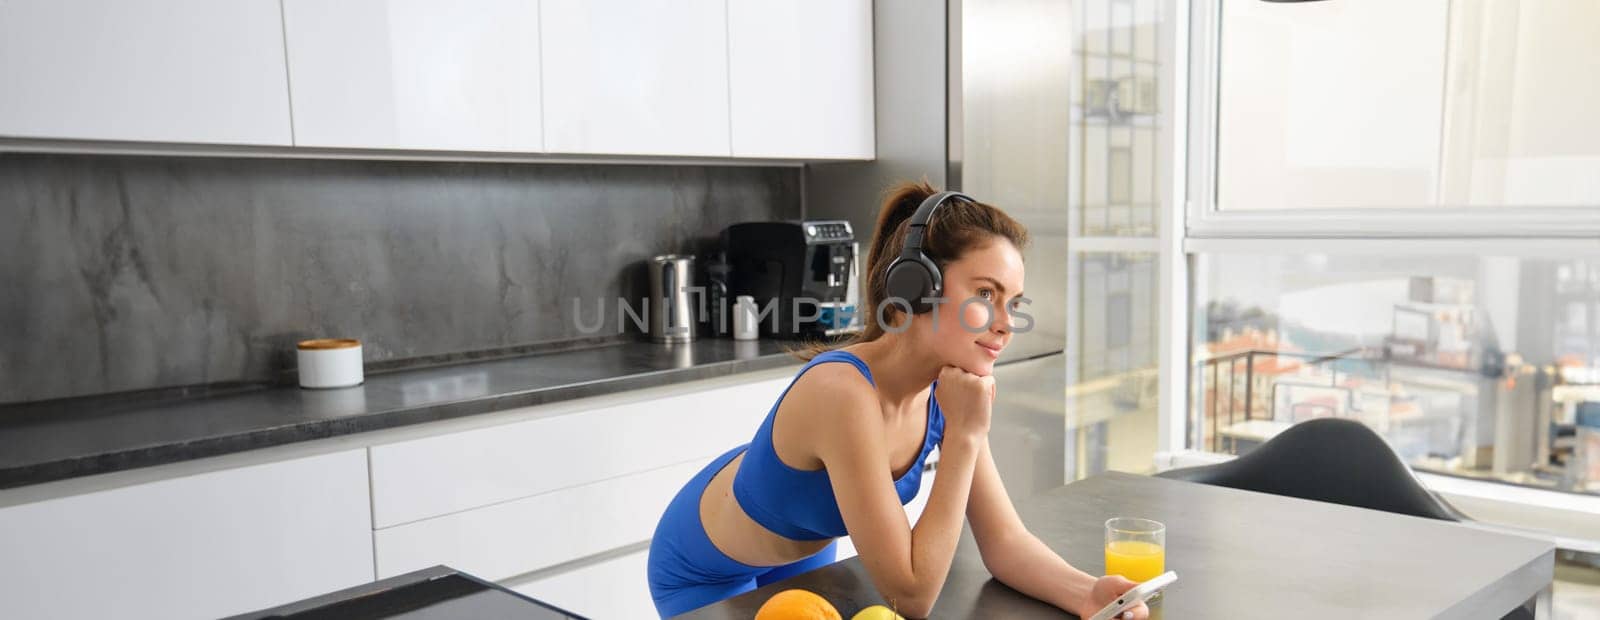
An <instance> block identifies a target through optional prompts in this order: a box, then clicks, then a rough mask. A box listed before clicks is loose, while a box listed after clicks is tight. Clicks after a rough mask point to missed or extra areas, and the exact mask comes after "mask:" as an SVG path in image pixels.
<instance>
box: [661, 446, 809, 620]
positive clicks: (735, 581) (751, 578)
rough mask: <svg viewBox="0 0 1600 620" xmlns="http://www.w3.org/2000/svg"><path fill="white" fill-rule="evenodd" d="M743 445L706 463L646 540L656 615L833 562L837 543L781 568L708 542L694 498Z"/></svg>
mask: <svg viewBox="0 0 1600 620" xmlns="http://www.w3.org/2000/svg"><path fill="white" fill-rule="evenodd" d="M746 447H747V446H739V447H737V448H734V449H732V450H729V451H728V453H727V454H724V455H722V456H719V457H717V458H716V460H714V461H711V464H709V465H706V466H705V468H704V469H702V470H700V473H698V474H695V476H694V478H693V479H692V480H690V481H689V484H687V485H685V486H684V487H683V489H681V490H679V491H678V495H677V496H675V497H673V498H672V503H671V504H669V505H667V511H666V513H665V514H663V515H661V522H660V523H659V524H657V525H656V533H655V538H653V539H651V541H650V559H649V571H648V573H649V579H650V596H651V598H654V599H655V602H656V612H657V613H660V614H661V617H662V618H669V617H672V616H676V615H678V614H682V613H686V612H689V611H693V610H695V609H699V608H701V607H705V606H706V605H710V604H712V603H715V602H717V601H720V600H723V599H726V598H729V597H732V596H734V595H737V594H743V593H745V592H749V591H751V590H754V589H756V588H758V587H761V586H764V585H767V584H769V583H772V582H774V581H781V580H783V579H786V578H788V577H792V576H794V575H798V574H800V573H804V572H806V571H809V570H812V569H814V568H820V567H823V566H827V565H829V564H832V563H833V562H834V559H835V557H836V554H837V552H838V549H837V543H829V544H828V546H827V547H824V548H823V549H822V550H821V551H818V552H817V553H816V554H815V555H812V556H810V557H807V558H805V559H802V560H799V561H797V562H793V563H790V564H784V565H782V566H750V565H749V564H744V563H741V562H739V561H737V560H734V559H733V558H730V557H728V556H727V555H725V554H723V553H722V551H720V550H718V549H717V548H716V546H714V545H712V544H711V538H709V537H708V536H706V528H705V526H704V525H703V524H701V523H700V496H701V495H702V494H704V493H705V490H706V485H707V484H710V483H711V479H712V478H713V477H715V476H716V475H717V472H720V471H722V468H723V467H726V466H727V465H728V463H729V462H730V461H732V460H733V459H734V458H735V457H737V456H739V453H741V452H743V451H744V450H745V448H746Z"/></svg>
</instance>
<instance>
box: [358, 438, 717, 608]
mask: <svg viewBox="0 0 1600 620" xmlns="http://www.w3.org/2000/svg"><path fill="white" fill-rule="evenodd" d="M710 461H711V459H709V458H707V459H699V460H696V461H693V462H689V463H683V464H679V465H674V466H671V467H666V468H662V469H658V470H654V471H649V472H644V473H639V474H632V475H628V476H624V477H621V478H617V479H614V480H606V481H603V482H596V483H592V484H587V485H583V486H578V487H572V488H567V489H562V490H560V491H554V492H551V493H546V494H543V495H537V496H534V497H526V498H523V499H519V500H515V501H510V502H506V503H503V504H496V505H493V506H486V507H483V508H476V509H473V510H468V511H466V512H460V513H456V514H451V515H445V516H442V517H435V518H432V519H427V520H424V521H418V522H416V523H407V524H405V525H400V526H396V527H392V528H388V529H383V530H378V531H377V532H375V533H374V538H375V542H376V546H377V549H376V550H377V559H378V578H379V579H382V578H384V577H392V576H394V575H398V574H401V573H405V572H409V571H413V570H417V569H420V568H427V567H429V566H433V565H435V564H447V565H449V566H450V567H451V568H455V569H459V570H462V571H466V572H468V573H472V574H474V575H477V576H479V577H482V578H484V579H489V580H494V581H498V580H501V579H506V578H508V577H514V576H517V575H520V574H523V573H526V572H529V571H534V570H538V569H541V568H546V567H549V566H554V565H556V564H560V563H562V562H570V561H572V560H576V559H579V558H583V557H586V556H590V555H594V554H596V553H601V552H604V551H609V550H611V549H616V548H619V547H625V546H627V545H632V544H637V543H640V542H644V541H646V540H649V539H650V537H651V535H653V534H654V533H655V527H656V522H657V521H659V520H660V519H661V513H662V512H663V511H665V510H666V508H667V504H668V503H669V502H671V501H672V498H673V496H674V495H677V493H678V489H680V488H682V487H683V485H684V483H686V482H688V481H689V479H690V478H692V477H694V474H695V473H696V472H698V471H700V468H702V467H704V466H705V464H706V463H709V462H710Z"/></svg>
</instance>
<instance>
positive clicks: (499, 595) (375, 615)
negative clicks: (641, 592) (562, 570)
mask: <svg viewBox="0 0 1600 620" xmlns="http://www.w3.org/2000/svg"><path fill="white" fill-rule="evenodd" d="M387 618H410V619H411V620H428V619H434V620H456V619H459V618H503V619H507V620H517V619H524V620H584V618H583V616H579V615H578V614H575V613H572V612H569V611H566V610H563V609H560V608H558V607H554V606H551V605H548V604H545V603H543V602H540V601H536V600H534V599H531V598H528V597H526V596H523V595H521V594H517V593H516V592H513V591H511V590H508V589H506V588H503V587H500V586H497V585H495V584H493V583H490V582H488V581H484V580H482V579H479V578H477V577H474V576H472V575H469V574H467V573H463V572H460V571H457V570H455V569H453V568H450V567H448V566H435V567H433V568H424V569H422V570H419V571H413V572H410V573H406V574H404V575H396V576H394V577H390V578H388V579H383V580H379V581H375V582H372V583H368V584H363V585H359V586H355V587H353V588H346V589H344V590H340V591H338V592H331V593H328V594H324V595H322V596H317V597H313V598H309V599H306V600H303V601H298V602H294V603H289V604H286V605H279V606H277V607H273V608H271V609H263V610H261V611H257V612H253V613H248V614H242V615H238V616H231V617H229V618H226V619H225V620H334V619H337V620H383V619H387Z"/></svg>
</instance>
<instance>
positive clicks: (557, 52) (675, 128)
mask: <svg viewBox="0 0 1600 620" xmlns="http://www.w3.org/2000/svg"><path fill="white" fill-rule="evenodd" d="M540 11H541V13H540V17H541V19H540V24H539V33H540V36H539V38H540V43H541V45H542V58H543V66H544V133H545V150H546V151H550V152H552V153H606V154H632V155H690V156H695V155H698V156H720V157H728V156H729V155H731V146H730V144H729V141H728V36H727V35H728V24H727V7H726V4H725V0H542V3H541V7H540Z"/></svg>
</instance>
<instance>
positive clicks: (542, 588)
mask: <svg viewBox="0 0 1600 620" xmlns="http://www.w3.org/2000/svg"><path fill="white" fill-rule="evenodd" d="M649 559H650V552H649V550H645V549H641V550H639V551H635V552H633V553H629V554H627V555H623V556H618V557H615V558H611V559H608V560H605V561H602V562H596V563H594V564H590V565H588V566H583V567H580V568H575V569H572V570H570V571H564V572H562V573H559V574H555V575H546V576H543V577H540V578H538V579H535V580H532V581H528V582H524V583H520V584H509V585H510V587H511V589H512V590H516V591H517V592H518V593H521V594H525V595H527V596H531V597H533V598H536V599H539V600H541V601H544V602H546V603H550V604H551V605H555V606H556V607H560V608H562V609H565V610H567V611H571V612H573V613H576V614H578V615H581V616H585V617H589V618H654V617H656V604H655V601H654V600H652V599H651V598H650V584H649V582H648V581H646V580H645V565H646V562H647V561H648V560H649Z"/></svg>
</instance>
